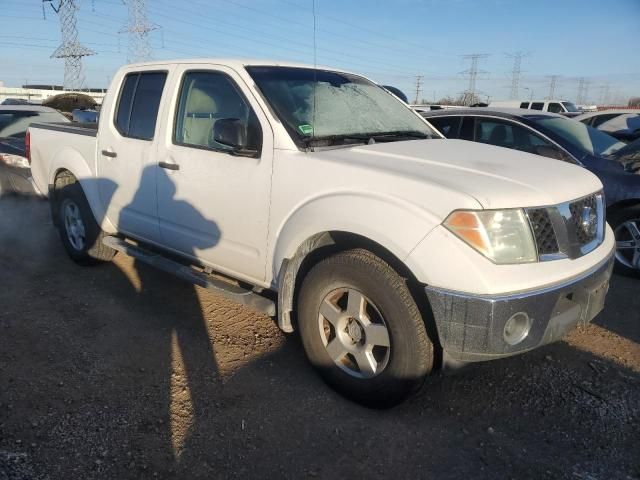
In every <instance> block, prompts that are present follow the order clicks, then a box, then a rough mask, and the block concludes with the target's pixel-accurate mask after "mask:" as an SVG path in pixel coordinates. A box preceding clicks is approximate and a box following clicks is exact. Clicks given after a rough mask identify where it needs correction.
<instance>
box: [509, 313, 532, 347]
mask: <svg viewBox="0 0 640 480" xmlns="http://www.w3.org/2000/svg"><path fill="white" fill-rule="evenodd" d="M530 329H531V319H529V315H527V314H526V313H525V312H518V313H514V314H513V315H511V318H509V320H507V323H505V324H504V331H503V337H504V341H505V342H507V343H508V344H509V345H516V344H518V343H520V342H521V341H523V340H524V339H525V338H527V335H529V330H530Z"/></svg>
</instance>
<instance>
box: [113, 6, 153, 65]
mask: <svg viewBox="0 0 640 480" xmlns="http://www.w3.org/2000/svg"><path fill="white" fill-rule="evenodd" d="M122 1H123V3H124V4H125V5H126V6H127V8H128V10H129V19H128V21H127V25H126V26H125V28H124V29H123V30H122V32H127V33H128V34H129V56H128V60H129V61H130V62H143V61H146V60H151V42H150V40H149V32H151V31H152V30H156V29H157V28H159V26H158V25H156V24H155V23H151V22H149V19H148V18H147V1H146V0H122Z"/></svg>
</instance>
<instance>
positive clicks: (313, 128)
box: [311, 0, 318, 138]
mask: <svg viewBox="0 0 640 480" xmlns="http://www.w3.org/2000/svg"><path fill="white" fill-rule="evenodd" d="M311 7H312V13H313V106H312V109H311V138H314V137H315V136H316V86H317V84H318V49H317V48H316V0H311Z"/></svg>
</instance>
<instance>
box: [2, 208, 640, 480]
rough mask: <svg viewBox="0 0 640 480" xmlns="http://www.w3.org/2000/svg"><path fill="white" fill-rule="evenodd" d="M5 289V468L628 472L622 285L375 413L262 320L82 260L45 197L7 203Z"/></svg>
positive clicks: (630, 325) (59, 475)
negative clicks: (496, 356)
mask: <svg viewBox="0 0 640 480" xmlns="http://www.w3.org/2000/svg"><path fill="white" fill-rule="evenodd" d="M0 286H1V287H0V480H6V479H12V480H13V479H76V478H78V479H80V478H81V479H126V478H222V477H224V478H256V477H261V478H264V477H276V476H278V477H283V478H304V477H311V478H327V479H333V478H354V477H382V476H384V477H390V476H393V477H396V478H433V477H438V478H492V479H494V478H517V479H521V478H532V479H533V478H535V479H541V478H549V479H561V478H569V479H590V480H592V479H638V478H640V313H639V312H640V295H638V293H639V292H640V283H638V281H634V280H632V279H628V278H623V277H614V279H613V281H612V286H611V291H610V294H609V296H608V299H607V307H606V309H605V311H604V312H603V313H602V314H600V316H599V317H598V318H597V319H596V320H595V322H594V324H592V325H590V326H589V327H588V328H585V329H579V330H576V331H574V332H573V333H571V334H570V335H569V336H568V338H567V339H566V340H565V341H563V342H560V343H557V344H554V345H550V346H547V347H545V348H542V349H539V350H537V351H534V352H531V353H529V354H527V355H523V356H519V357H515V358H511V359H507V360H501V361H496V362H490V363H485V364H478V365H474V366H471V367H469V368H467V369H466V370H463V371H461V372H458V373H456V374H455V375H442V374H436V375H434V376H432V377H431V378H429V380H428V381H427V383H426V384H425V386H424V388H423V389H422V390H421V391H420V392H419V394H418V395H417V396H415V397H414V398H412V399H410V400H409V401H408V402H406V403H404V404H402V405H400V406H399V407H397V408H394V409H392V410H388V411H374V410H368V409H365V408H362V407H360V406H358V405H355V404H353V403H350V402H348V401H346V400H344V399H343V398H341V397H340V396H338V395H337V394H335V393H333V392H332V391H331V390H329V389H328V388H327V387H326V386H325V385H324V384H323V383H322V382H321V381H320V380H319V379H318V378H317V376H316V375H315V374H314V372H313V371H312V370H311V368H310V367H309V365H308V364H307V362H306V360H305V357H304V353H303V351H302V349H301V346H300V343H299V341H298V338H297V337H296V335H288V336H287V335H284V334H283V333H281V332H280V331H279V330H278V329H277V327H276V325H275V324H274V322H273V320H272V319H270V318H268V317H265V316H261V315H257V314H255V313H252V312H251V311H249V310H247V309H245V308H243V307H240V306H238V305H235V304H233V303H231V302H229V301H226V300H224V299H221V298H219V297H216V296H215V295H212V294H211V293H209V292H207V291H205V290H202V289H199V288H194V287H193V286H191V285H188V284H186V283H182V282H180V281H179V280H176V279H174V278H173V277H171V276H169V275H166V274H163V273H160V272H157V271H154V270H152V269H149V268H146V267H145V266H142V265H139V264H136V263H135V262H134V261H132V260H131V259H129V258H126V257H124V256H121V255H119V256H118V257H117V258H116V260H115V261H114V262H113V263H112V264H108V265H104V266H99V267H95V268H81V267H78V266H76V265H75V264H73V263H72V262H71V261H70V260H68V258H67V257H66V255H65V253H64V252H63V250H62V246H61V244H60V241H59V239H58V238H57V236H56V234H55V232H54V231H53V228H52V226H51V222H50V220H49V214H48V207H47V204H46V203H43V202H40V201H27V200H20V199H12V198H4V199H0Z"/></svg>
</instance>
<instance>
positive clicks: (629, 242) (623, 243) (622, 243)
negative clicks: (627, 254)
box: [616, 240, 638, 250]
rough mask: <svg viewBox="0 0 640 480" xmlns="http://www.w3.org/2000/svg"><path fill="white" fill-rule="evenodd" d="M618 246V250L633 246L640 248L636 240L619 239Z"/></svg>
mask: <svg viewBox="0 0 640 480" xmlns="http://www.w3.org/2000/svg"><path fill="white" fill-rule="evenodd" d="M616 248H617V249H618V250H621V249H631V248H638V245H637V244H636V242H635V241H634V240H618V241H617V242H616Z"/></svg>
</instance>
